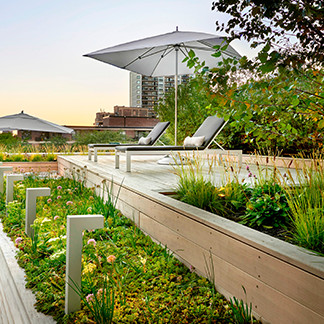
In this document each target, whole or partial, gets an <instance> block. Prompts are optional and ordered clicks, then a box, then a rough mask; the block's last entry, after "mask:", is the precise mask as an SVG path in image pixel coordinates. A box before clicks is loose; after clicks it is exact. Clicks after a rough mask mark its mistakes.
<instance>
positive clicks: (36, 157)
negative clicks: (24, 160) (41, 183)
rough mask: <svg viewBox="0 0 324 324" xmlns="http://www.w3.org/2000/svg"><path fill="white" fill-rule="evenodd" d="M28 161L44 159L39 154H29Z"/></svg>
mask: <svg viewBox="0 0 324 324" xmlns="http://www.w3.org/2000/svg"><path fill="white" fill-rule="evenodd" d="M46 160H47V159H46ZM29 161H30V162H40V161H44V158H43V156H42V155H41V154H32V155H30V156H29Z"/></svg>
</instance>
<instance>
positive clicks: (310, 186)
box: [286, 157, 324, 254]
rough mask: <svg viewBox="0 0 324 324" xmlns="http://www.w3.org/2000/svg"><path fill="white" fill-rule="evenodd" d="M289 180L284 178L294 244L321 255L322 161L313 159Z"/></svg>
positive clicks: (323, 242) (323, 240) (323, 231)
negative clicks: (288, 184)
mask: <svg viewBox="0 0 324 324" xmlns="http://www.w3.org/2000/svg"><path fill="white" fill-rule="evenodd" d="M296 171H297V176H296V177H293V175H292V174H291V172H289V170H288V171H287V173H286V175H287V177H288V178H289V183H291V184H292V185H291V186H286V193H287V194H286V195H287V198H288V204H289V207H290V216H291V219H292V222H293V232H292V235H293V237H294V239H295V241H296V243H297V244H299V245H300V246H303V247H305V248H307V249H311V250H314V251H317V252H319V253H323V254H324V165H323V159H322V157H314V158H313V160H312V163H311V165H310V166H306V163H304V165H303V168H302V169H300V170H298V169H297V170H296Z"/></svg>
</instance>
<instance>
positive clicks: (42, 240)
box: [0, 176, 234, 323]
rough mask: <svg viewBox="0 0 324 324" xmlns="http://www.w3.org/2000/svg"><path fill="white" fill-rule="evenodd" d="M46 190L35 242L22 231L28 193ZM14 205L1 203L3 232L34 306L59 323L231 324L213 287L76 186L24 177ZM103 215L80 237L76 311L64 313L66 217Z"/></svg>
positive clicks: (227, 310) (90, 192) (39, 206)
mask: <svg viewBox="0 0 324 324" xmlns="http://www.w3.org/2000/svg"><path fill="white" fill-rule="evenodd" d="M42 186H44V187H45V186H46V187H50V188H51V196H50V197H39V198H38V201H37V218H36V220H35V222H34V225H33V228H34V236H33V238H32V239H30V238H28V237H27V236H26V235H25V233H24V222H25V221H24V217H25V216H24V215H25V210H24V207H25V206H24V202H25V192H26V188H30V187H42ZM14 195H15V201H14V202H12V203H10V204H8V206H7V216H5V214H6V210H5V208H4V204H3V200H4V197H1V198H2V199H1V201H2V203H1V204H0V208H1V216H2V223H3V227H4V230H5V231H6V232H7V233H8V235H9V236H10V237H11V238H12V240H13V241H14V242H15V245H16V247H17V248H18V254H17V258H18V263H19V265H20V266H22V267H23V268H24V269H25V272H26V279H27V287H28V288H30V289H32V291H33V292H34V293H35V295H36V299H37V302H36V308H37V309H38V310H39V311H41V312H43V313H45V314H49V315H51V316H53V317H54V319H55V320H56V321H57V322H58V323H110V322H114V323H115V322H116V323H232V322H234V317H233V315H232V310H231V309H230V307H229V304H228V301H226V299H225V298H224V297H223V296H222V295H221V294H219V293H216V294H215V291H214V286H213V284H212V283H211V282H209V281H208V280H207V279H205V278H203V277H199V276H198V275H197V274H196V273H194V272H192V271H190V270H189V269H188V268H186V267H185V266H184V265H183V264H181V263H180V262H179V261H178V260H177V259H176V258H174V257H173V256H172V255H171V254H170V253H169V251H168V250H167V248H164V247H162V246H160V245H158V244H156V243H153V242H152V240H151V239H150V237H148V236H145V235H144V234H143V233H142V232H141V231H140V230H139V229H138V228H137V227H136V225H134V223H132V222H131V221H130V220H129V219H127V218H126V217H124V216H123V215H121V213H120V212H119V211H118V210H117V209H116V208H115V207H114V205H113V201H114V200H113V199H112V198H109V199H108V201H106V202H105V201H103V199H101V197H98V196H97V195H95V193H94V188H92V189H87V188H85V187H84V186H83V183H82V182H81V181H76V180H69V179H64V178H61V179H56V180H55V179H49V178H45V179H39V178H37V177H33V176H30V177H29V178H27V179H25V180H24V181H22V182H20V183H18V184H16V186H15V192H14ZM73 214H76V215H78V214H102V215H103V216H104V217H105V226H104V228H102V229H98V230H95V231H85V232H84V233H83V246H84V248H83V254H82V286H81V287H75V288H76V289H79V290H78V291H79V293H80V295H81V297H82V301H81V310H80V311H78V312H75V313H72V314H69V315H65V313H64V302H65V246H66V216H67V215H73Z"/></svg>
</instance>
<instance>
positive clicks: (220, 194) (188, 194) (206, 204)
mask: <svg viewBox="0 0 324 324" xmlns="http://www.w3.org/2000/svg"><path fill="white" fill-rule="evenodd" d="M186 162H187V164H186V165H184V164H181V165H179V166H177V167H176V168H175V172H176V174H177V176H178V183H177V188H176V195H177V199H179V200H181V201H183V202H185V203H188V204H190V205H193V206H196V207H198V208H201V209H204V210H207V211H210V212H212V213H215V214H217V215H220V216H224V217H227V218H230V219H235V220H236V219H237V216H238V215H240V214H241V213H242V209H243V210H245V204H246V202H247V199H248V195H249V188H248V187H247V185H246V184H245V183H240V182H239V181H238V180H237V179H234V180H231V181H229V182H227V183H226V184H224V185H223V186H221V187H218V186H215V184H214V182H213V170H212V165H213V164H214V161H213V159H211V160H210V161H209V162H208V163H209V170H210V172H207V173H206V172H203V160H202V159H201V158H200V157H199V156H198V155H196V156H194V157H193V158H192V159H189V158H188V159H186Z"/></svg>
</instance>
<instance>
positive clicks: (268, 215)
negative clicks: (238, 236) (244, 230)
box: [240, 181, 289, 228]
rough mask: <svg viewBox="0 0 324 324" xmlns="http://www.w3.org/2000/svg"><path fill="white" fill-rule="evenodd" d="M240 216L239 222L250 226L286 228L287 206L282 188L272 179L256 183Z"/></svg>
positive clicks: (287, 219) (287, 218)
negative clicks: (243, 212)
mask: <svg viewBox="0 0 324 324" xmlns="http://www.w3.org/2000/svg"><path fill="white" fill-rule="evenodd" d="M246 207H247V208H246V212H245V214H244V215H243V216H241V217H240V218H241V223H242V224H246V225H248V226H250V227H252V228H260V227H265V228H273V227H275V228H286V226H287V223H288V221H289V215H288V212H289V206H288V202H287V199H286V194H285V192H284V190H283V188H282V187H281V186H280V185H279V184H277V183H274V182H273V181H266V182H265V183H263V184H261V185H256V186H255V187H254V188H253V190H251V197H250V199H249V201H248V203H247V205H246Z"/></svg>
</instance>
